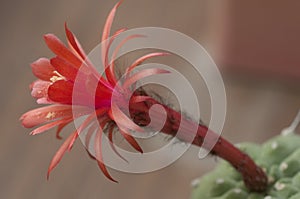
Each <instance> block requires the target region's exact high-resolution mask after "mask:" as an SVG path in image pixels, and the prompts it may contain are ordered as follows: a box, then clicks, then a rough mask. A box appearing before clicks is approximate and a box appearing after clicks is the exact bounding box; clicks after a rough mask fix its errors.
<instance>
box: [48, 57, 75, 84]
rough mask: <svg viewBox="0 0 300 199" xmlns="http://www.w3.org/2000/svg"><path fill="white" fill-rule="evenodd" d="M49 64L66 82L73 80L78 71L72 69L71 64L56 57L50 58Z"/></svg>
mask: <svg viewBox="0 0 300 199" xmlns="http://www.w3.org/2000/svg"><path fill="white" fill-rule="evenodd" d="M50 63H51V64H52V65H53V67H54V68H55V69H56V71H57V72H59V74H61V75H62V76H64V77H65V78H67V79H68V80H72V81H74V80H75V78H76V76H77V72H78V69H77V68H76V67H74V65H73V64H71V63H69V62H67V61H66V60H65V59H62V58H60V57H58V56H56V57H54V58H52V59H51V60H50Z"/></svg>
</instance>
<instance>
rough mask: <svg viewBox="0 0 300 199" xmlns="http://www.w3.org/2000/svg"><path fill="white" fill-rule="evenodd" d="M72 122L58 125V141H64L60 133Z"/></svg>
mask: <svg viewBox="0 0 300 199" xmlns="http://www.w3.org/2000/svg"><path fill="white" fill-rule="evenodd" d="M70 122H71V121H68V122H65V123H62V124H60V125H58V127H57V130H56V138H57V139H59V140H60V139H62V137H61V136H60V132H61V130H62V129H63V128H64V127H65V126H67V125H68V124H70Z"/></svg>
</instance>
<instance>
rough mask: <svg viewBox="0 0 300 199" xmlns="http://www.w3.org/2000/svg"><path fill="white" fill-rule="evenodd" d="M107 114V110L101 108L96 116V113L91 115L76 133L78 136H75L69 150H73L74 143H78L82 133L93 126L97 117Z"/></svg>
mask: <svg viewBox="0 0 300 199" xmlns="http://www.w3.org/2000/svg"><path fill="white" fill-rule="evenodd" d="M106 112H107V108H100V109H98V110H96V111H95V114H94V113H92V114H90V115H89V116H88V117H87V118H86V119H85V120H84V121H83V123H82V124H81V125H80V126H79V128H78V129H76V131H75V132H76V134H74V137H73V139H72V141H71V142H70V145H69V150H71V148H72V147H73V144H74V142H75V141H76V139H77V138H78V136H79V135H80V134H81V132H82V131H83V130H84V129H86V128H87V127H88V126H89V125H90V124H92V122H94V121H95V119H96V118H97V117H101V116H103V114H105V113H106Z"/></svg>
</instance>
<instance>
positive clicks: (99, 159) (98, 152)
mask: <svg viewBox="0 0 300 199" xmlns="http://www.w3.org/2000/svg"><path fill="white" fill-rule="evenodd" d="M102 134H103V132H102V129H99V130H98V132H97V134H96V138H95V143H94V146H95V155H96V159H97V163H98V166H99V168H100V169H101V171H102V172H103V174H104V175H105V176H106V177H107V178H108V179H110V180H111V181H113V182H117V181H116V180H114V179H113V178H112V177H111V175H110V174H109V172H108V171H107V168H106V166H105V164H104V163H103V156H102Z"/></svg>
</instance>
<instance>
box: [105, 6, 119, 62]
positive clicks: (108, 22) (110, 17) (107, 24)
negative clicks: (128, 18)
mask: <svg viewBox="0 0 300 199" xmlns="http://www.w3.org/2000/svg"><path fill="white" fill-rule="evenodd" d="M121 3H122V1H119V2H118V3H117V4H116V5H115V6H114V7H113V8H112V10H111V11H110V13H109V14H108V17H107V19H106V22H105V25H104V28H103V32H102V39H101V42H103V45H102V49H101V52H102V60H103V61H104V60H105V56H106V55H105V53H106V51H107V45H108V42H107V39H108V37H109V35H110V29H111V26H112V23H113V20H114V17H115V14H116V10H117V8H118V7H119V6H120V4H121ZM103 64H105V63H103ZM104 66H106V65H104Z"/></svg>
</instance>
